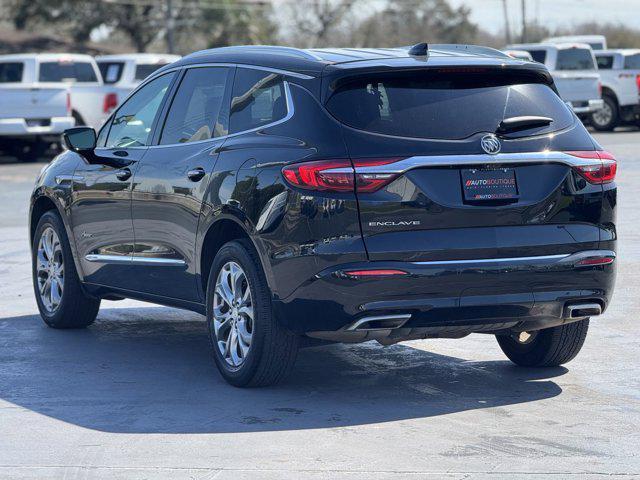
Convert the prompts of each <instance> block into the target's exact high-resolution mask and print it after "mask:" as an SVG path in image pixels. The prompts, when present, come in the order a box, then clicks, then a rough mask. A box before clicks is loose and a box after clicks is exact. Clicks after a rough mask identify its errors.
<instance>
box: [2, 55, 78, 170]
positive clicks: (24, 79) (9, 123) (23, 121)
mask: <svg viewBox="0 0 640 480" xmlns="http://www.w3.org/2000/svg"><path fill="white" fill-rule="evenodd" d="M35 68H36V64H35V62H30V61H25V60H24V58H23V57H1V58H0V150H2V151H3V152H4V153H6V154H9V155H11V156H15V157H17V158H18V160H20V161H34V160H36V159H38V158H39V157H40V156H42V155H43V154H44V153H45V151H46V150H47V148H49V146H50V145H51V144H52V143H58V142H59V141H60V134H61V133H62V132H63V131H64V130H65V129H67V128H71V127H73V126H74V125H75V119H74V118H73V116H72V113H71V93H70V91H69V86H68V85H66V84H60V83H48V82H34V81H33V79H34V78H35ZM28 80H31V81H28Z"/></svg>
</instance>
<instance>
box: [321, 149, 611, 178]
mask: <svg viewBox="0 0 640 480" xmlns="http://www.w3.org/2000/svg"><path fill="white" fill-rule="evenodd" d="M354 160H357V159H354ZM513 163H517V164H528V163H561V164H564V165H567V166H569V167H575V166H580V165H600V164H601V161H600V160H597V159H589V158H580V157H574V156H572V155H569V154H567V153H564V152H523V153H498V154H497V155H488V154H475V155H433V156H422V155H421V156H414V157H407V158H404V159H402V160H399V161H397V162H394V163H389V164H387V165H376V166H370V167H356V169H355V170H356V173H393V174H401V173H405V172H407V171H409V170H411V169H414V168H420V167H441V166H454V165H461V166H465V165H501V164H513ZM351 171H352V169H351V168H332V169H330V170H326V172H327V173H350V172H351Z"/></svg>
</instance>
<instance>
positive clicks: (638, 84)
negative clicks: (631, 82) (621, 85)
mask: <svg viewBox="0 0 640 480" xmlns="http://www.w3.org/2000/svg"><path fill="white" fill-rule="evenodd" d="M636 87H638V95H640V74H637V75H636Z"/></svg>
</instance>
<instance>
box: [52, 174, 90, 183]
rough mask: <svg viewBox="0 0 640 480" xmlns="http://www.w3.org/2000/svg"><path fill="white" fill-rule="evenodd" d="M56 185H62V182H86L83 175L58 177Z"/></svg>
mask: <svg viewBox="0 0 640 480" xmlns="http://www.w3.org/2000/svg"><path fill="white" fill-rule="evenodd" d="M55 180H56V183H57V184H58V185H60V184H61V183H62V182H75V181H77V182H80V181H82V180H84V177H83V176H82V175H56V179H55Z"/></svg>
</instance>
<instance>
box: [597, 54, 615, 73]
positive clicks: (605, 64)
mask: <svg viewBox="0 0 640 480" xmlns="http://www.w3.org/2000/svg"><path fill="white" fill-rule="evenodd" d="M596 62H597V63H598V69H600V70H611V69H612V68H613V55H598V56H597V57H596Z"/></svg>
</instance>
